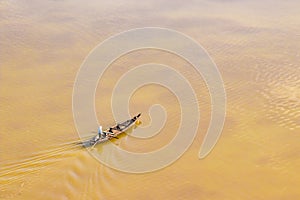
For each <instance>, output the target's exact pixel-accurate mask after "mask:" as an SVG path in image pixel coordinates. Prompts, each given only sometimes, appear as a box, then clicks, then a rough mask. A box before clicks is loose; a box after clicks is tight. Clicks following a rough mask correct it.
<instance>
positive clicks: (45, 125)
mask: <svg viewBox="0 0 300 200" xmlns="http://www.w3.org/2000/svg"><path fill="white" fill-rule="evenodd" d="M298 8H299V2H298V1H288V2H273V1H264V2H258V1H242V2H239V1H197V2H196V1H191V2H183V1H182V2H180V1H174V2H170V1H163V0H159V1H152V2H140V1H134V0H132V1H126V2H123V1H117V2H116V1H113V2H112V1H111V2H104V1H90V2H88V3H86V2H83V1H80V0H75V1H43V2H40V1H33V2H32V3H31V4H28V3H27V2H25V1H18V2H15V1H7V0H2V1H0V46H1V48H0V60H1V61H0V62H1V65H0V81H1V87H0V102H1V109H0V117H1V122H2V123H1V127H0V146H1V148H0V169H1V172H0V199H33V198H34V199H272V200H273V199H299V197H300V192H299V189H298V188H299V186H300V181H299V180H300V177H299V173H298V171H299V167H300V156H299V152H300V146H299V142H300V137H299V134H297V133H299V128H300V121H299V118H300V103H299V102H300V100H299V97H300V93H299V92H300V90H299V85H300V81H299V80H300V77H299V76H300V73H299V70H300V67H299V63H300V62H299V61H300V56H299V47H300V35H299V31H300V30H299V29H300V28H299V27H300V26H299V25H300V16H299V12H298ZM143 26H161V27H168V28H172V29H175V30H178V31H181V32H183V33H185V34H188V35H189V36H191V37H193V38H195V39H196V40H197V41H198V42H199V43H201V44H202V45H203V46H204V47H205V48H206V49H207V50H208V52H209V54H210V55H211V56H212V58H213V59H214V61H215V62H216V64H217V65H218V67H219V69H220V72H221V74H222V76H223V79H224V82H225V89H226V92H227V103H228V105H227V106H228V109H227V117H226V124H225V127H224V131H223V134H222V136H221V139H220V140H219V142H218V144H217V145H216V147H215V149H214V150H213V152H212V153H211V154H210V155H209V156H208V157H207V158H205V159H203V160H199V159H198V157H197V155H198V152H199V148H200V145H201V142H202V141H203V137H204V135H203V134H204V133H206V130H207V127H208V123H209V119H210V97H209V93H208V91H207V88H206V86H205V83H204V82H203V80H202V79H201V77H198V76H197V74H196V73H195V71H194V70H193V68H192V67H191V66H190V65H189V64H188V63H186V62H185V61H184V60H182V59H180V58H178V57H176V56H174V55H171V54H169V53H167V52H160V51H155V50H144V51H137V52H132V53H130V54H128V55H126V56H124V57H121V58H120V59H118V60H117V61H115V62H114V63H113V64H112V65H111V66H110V68H109V70H107V71H106V72H105V74H104V79H102V80H100V82H99V86H98V89H97V93H96V109H97V115H98V119H99V121H100V122H101V123H102V125H103V126H104V127H107V126H110V125H112V124H114V119H113V117H112V113H111V107H110V106H111V105H110V98H111V91H112V86H113V85H114V84H115V83H116V82H117V80H118V78H120V77H121V76H122V74H123V73H125V72H126V71H127V70H128V69H130V68H133V67H135V66H137V65H139V64H144V63H149V62H151V63H155V62H156V63H162V64H166V65H169V66H172V67H174V68H176V69H177V70H178V71H179V72H180V73H181V74H182V75H183V76H185V77H186V78H187V79H188V80H189V81H190V83H191V84H192V85H193V87H194V90H195V91H196V93H197V98H198V100H199V102H198V103H199V108H200V111H201V121H200V125H199V126H200V127H199V130H198V135H197V138H196V139H195V141H194V143H193V144H192V146H191V147H190V149H189V150H188V151H187V152H186V153H185V154H184V156H183V157H182V158H180V159H179V160H178V161H177V162H175V163H174V164H173V165H171V166H169V167H167V168H165V169H163V170H160V171H158V172H154V173H149V174H141V175H134V174H126V173H121V172H118V171H115V170H112V169H110V168H108V167H105V166H104V165H102V164H100V163H99V162H97V161H96V160H95V159H94V158H93V157H92V156H91V155H90V154H89V153H88V152H87V151H86V150H84V149H82V148H80V147H78V146H76V145H74V144H75V143H76V142H77V141H78V135H77V133H76V130H75V128H74V124H73V118H72V107H71V103H72V99H71V97H72V87H73V82H74V80H75V76H76V72H77V70H78V69H79V67H80V64H81V63H82V61H83V59H84V57H85V56H86V55H87V54H88V53H89V51H90V50H91V49H92V48H94V47H95V45H97V44H98V43H99V42H101V41H103V40H104V39H106V38H107V37H109V36H111V35H112V34H115V33H118V32H121V31H124V30H127V29H130V28H136V27H143ZM83 98H84V97H83ZM157 103H159V104H161V105H163V106H164V107H165V109H166V111H167V115H168V119H167V123H166V125H165V127H163V129H162V130H161V131H160V133H159V134H158V135H156V136H155V137H152V138H150V139H142V140H141V139H136V138H133V137H130V136H127V135H123V136H122V137H121V138H120V139H119V140H116V141H114V144H107V145H118V146H119V147H120V148H123V149H126V150H128V151H134V152H148V151H153V150H155V149H157V148H160V147H162V146H164V145H165V144H167V143H168V142H169V141H170V139H172V138H173V137H174V134H175V133H176V130H177V127H178V123H179V122H180V115H179V113H180V109H179V106H178V102H177V100H176V98H175V97H174V96H173V95H172V93H170V92H169V91H167V90H166V89H165V88H162V87H158V86H155V85H149V86H146V87H144V88H140V89H139V90H137V91H136V92H135V93H134V95H133V97H132V100H131V102H130V110H131V112H132V113H133V114H135V113H138V112H143V117H142V122H143V124H142V125H141V126H146V125H148V124H149V123H150V117H149V115H147V114H148V109H149V107H150V106H151V105H153V104H157ZM191 103H195V102H191ZM103 113H105V114H103ZM191 117H192V116H191ZM92 131H94V130H91V132H92ZM97 149H98V150H99V151H101V146H99V147H97ZM270 183H272V184H270Z"/></svg>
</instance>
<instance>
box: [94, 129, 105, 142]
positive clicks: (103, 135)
mask: <svg viewBox="0 0 300 200" xmlns="http://www.w3.org/2000/svg"><path fill="white" fill-rule="evenodd" d="M105 137H106V132H104V131H102V126H99V127H98V135H97V137H96V140H98V139H100V138H105Z"/></svg>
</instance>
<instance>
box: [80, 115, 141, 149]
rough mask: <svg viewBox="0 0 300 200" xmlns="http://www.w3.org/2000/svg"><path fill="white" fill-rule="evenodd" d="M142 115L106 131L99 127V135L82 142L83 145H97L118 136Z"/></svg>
mask: <svg viewBox="0 0 300 200" xmlns="http://www.w3.org/2000/svg"><path fill="white" fill-rule="evenodd" d="M140 116H141V113H139V114H138V115H136V116H134V117H133V118H131V119H129V120H126V121H125V122H123V123H119V124H116V125H115V126H112V127H110V128H108V129H106V130H105V131H102V130H101V129H99V131H98V133H97V135H95V136H94V137H93V138H91V139H89V140H87V141H84V142H82V146H84V147H91V146H95V145H96V144H99V143H103V142H106V141H108V140H110V139H112V138H117V136H118V135H120V134H121V133H123V132H125V131H126V130H128V129H129V128H130V127H132V126H133V125H134V124H135V122H136V121H137V119H138V118H139V117H140Z"/></svg>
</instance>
